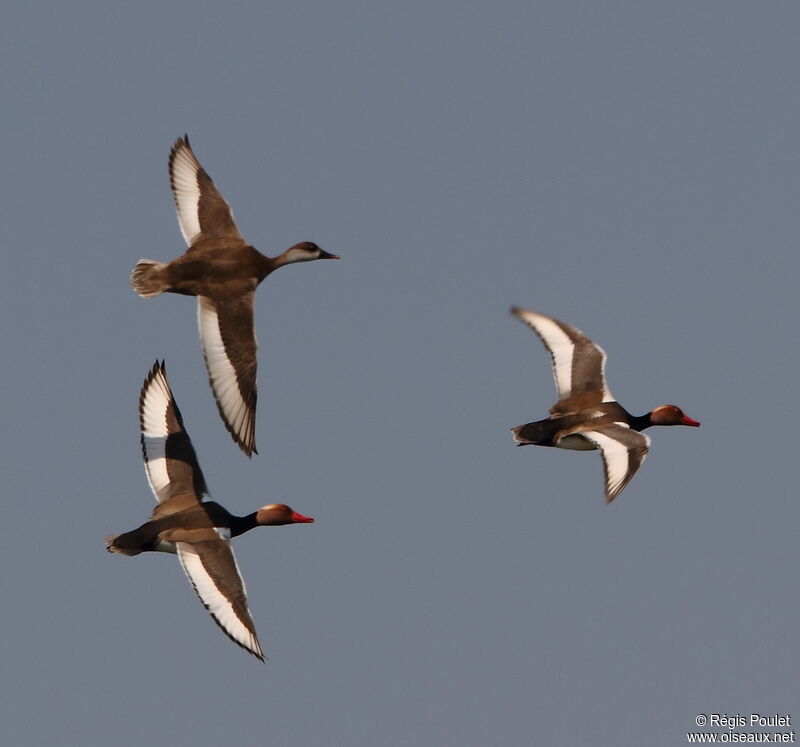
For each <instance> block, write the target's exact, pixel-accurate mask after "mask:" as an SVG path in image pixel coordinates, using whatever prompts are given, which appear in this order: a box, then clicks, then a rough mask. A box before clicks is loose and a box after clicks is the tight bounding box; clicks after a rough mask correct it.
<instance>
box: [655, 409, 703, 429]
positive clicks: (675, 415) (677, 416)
mask: <svg viewBox="0 0 800 747" xmlns="http://www.w3.org/2000/svg"><path fill="white" fill-rule="evenodd" d="M650 422H651V423H652V424H653V425H691V426H692V427H694V428H698V427H699V426H700V423H698V422H697V421H696V420H692V419H691V418H690V417H689V416H688V415H684V414H683V410H681V408H680V407H676V406H675V405H661V406H660V407H656V409H655V410H653V411H652V412H651V413H650Z"/></svg>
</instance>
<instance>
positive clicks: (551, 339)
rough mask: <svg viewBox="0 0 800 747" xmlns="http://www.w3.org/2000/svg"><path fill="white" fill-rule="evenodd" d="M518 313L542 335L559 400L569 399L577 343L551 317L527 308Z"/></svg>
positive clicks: (519, 310)
mask: <svg viewBox="0 0 800 747" xmlns="http://www.w3.org/2000/svg"><path fill="white" fill-rule="evenodd" d="M516 313H517V315H518V316H519V318H520V319H522V321H524V322H525V323H526V324H528V325H529V326H530V327H531V328H532V329H533V331H534V332H536V334H537V335H539V337H541V339H542V342H543V343H544V345H545V347H546V348H547V349H548V350H549V351H550V356H551V357H552V359H553V378H554V379H555V382H556V390H557V391H558V398H559V400H562V399H567V398H568V397H569V396H570V395H571V394H572V356H573V354H574V352H575V344H574V343H573V342H572V340H570V338H569V336H568V335H567V333H566V332H564V330H563V329H561V327H559V326H558V325H557V324H556V323H555V322H554V321H553V320H552V319H550V318H549V317H546V316H543V315H542V314H537V313H536V312H535V311H528V310H527V309H518V310H517V312H516Z"/></svg>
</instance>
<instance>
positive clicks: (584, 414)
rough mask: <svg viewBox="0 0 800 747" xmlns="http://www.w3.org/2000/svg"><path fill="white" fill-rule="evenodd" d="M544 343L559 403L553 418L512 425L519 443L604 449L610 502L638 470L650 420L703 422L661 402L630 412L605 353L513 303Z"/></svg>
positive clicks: (659, 422)
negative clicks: (613, 386)
mask: <svg viewBox="0 0 800 747" xmlns="http://www.w3.org/2000/svg"><path fill="white" fill-rule="evenodd" d="M511 313H512V314H514V316H516V317H517V318H518V319H520V320H521V321H523V322H525V324H527V325H528V326H529V327H531V329H533V331H534V332H536V334H537V335H539V337H540V339H541V340H542V342H543V343H544V345H545V347H546V348H547V350H548V351H549V352H550V357H551V358H552V361H553V376H554V378H555V382H556V389H557V390H558V402H556V404H554V405H553V406H552V407H551V408H550V417H549V418H547V420H540V421H538V422H536V423H527V424H526V425H519V426H517V427H516V428H512V429H511V431H512V433H513V434H514V438H515V440H516V441H517V445H518V446H525V445H526V444H536V445H537V446H555V447H557V448H560V449H575V450H578V451H584V450H590V449H599V450H600V454H601V455H602V457H603V467H604V469H605V476H606V501H607V502H611V501H613V500H614V498H616V497H617V496H618V495H619V494H620V493H621V492H622V489H623V488H624V487H625V486H626V485H627V484H628V483H629V482H630V480H631V478H632V477H633V476H634V474H636V470H637V469H639V467H640V466H641V464H642V462H643V461H644V458H645V456H646V455H647V450H648V449H649V448H650V439H649V438H648V437H647V436H645V435H644V434H642V433H641V432H640V431H643V430H644V429H645V428H649V427H650V426H651V425H689V426H694V427H695V428H696V427H698V426H699V425H700V423H698V422H697V421H696V420H692V418H690V417H689V416H688V415H684V414H683V411H682V410H681V409H680V408H679V407H676V406H675V405H661V406H660V407H656V408H655V409H654V410H651V411H650V412H648V413H647V414H646V415H640V416H636V415H631V414H630V413H629V412H628V411H627V410H625V408H624V407H622V406H621V405H620V404H619V403H618V402H617V401H616V400H615V399H614V397H613V396H612V394H611V392H610V391H609V389H608V384H606V375H605V367H606V354H605V351H604V350H603V349H602V348H601V347H600V346H599V345H597V344H595V343H594V342H592V341H591V340H590V339H589V338H588V337H586V335H584V334H583V333H582V332H581V331H580V330H578V329H576V328H575V327H573V326H571V325H569V324H566V323H565V322H561V321H559V320H558V319H553V318H552V317H549V316H545V315H544V314H538V313H537V312H535V311H529V310H527V309H520V308H517V307H512V309H511Z"/></svg>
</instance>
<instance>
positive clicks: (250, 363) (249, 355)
mask: <svg viewBox="0 0 800 747" xmlns="http://www.w3.org/2000/svg"><path fill="white" fill-rule="evenodd" d="M254 298H255V294H254V293H252V292H250V293H245V294H244V295H242V296H240V297H238V298H230V299H213V298H208V297H206V296H198V297H197V324H198V327H199V329H200V340H201V342H202V344H203V356H204V357H205V361H206V368H207V369H208V378H209V381H210V383H211V389H212V391H213V392H214V399H215V400H216V402H217V407H218V408H219V413H220V415H221V417H222V420H223V422H224V423H225V427H226V428H227V429H228V432H229V433H230V434H231V436H232V438H233V440H234V441H235V442H236V443H237V444H238V445H239V448H240V449H241V450H242V451H243V452H244V453H245V454H247V456H250V455H251V454H252V453H253V452H256V442H255V424H256V399H257V392H256V335H255V328H254V322H253V303H254ZM256 453H257V452H256Z"/></svg>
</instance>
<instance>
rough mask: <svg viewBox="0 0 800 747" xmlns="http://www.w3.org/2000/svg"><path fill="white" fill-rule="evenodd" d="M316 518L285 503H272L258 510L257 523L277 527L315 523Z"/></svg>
mask: <svg viewBox="0 0 800 747" xmlns="http://www.w3.org/2000/svg"><path fill="white" fill-rule="evenodd" d="M313 523H314V519H312V518H311V517H310V516H303V514H299V513H297V511H295V510H294V509H292V508H289V506H287V505H286V504H285V503H270V504H269V505H267V506H262V507H261V508H259V509H258V511H256V524H258V525H259V526H263V527H276V526H281V525H283V524H313Z"/></svg>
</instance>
